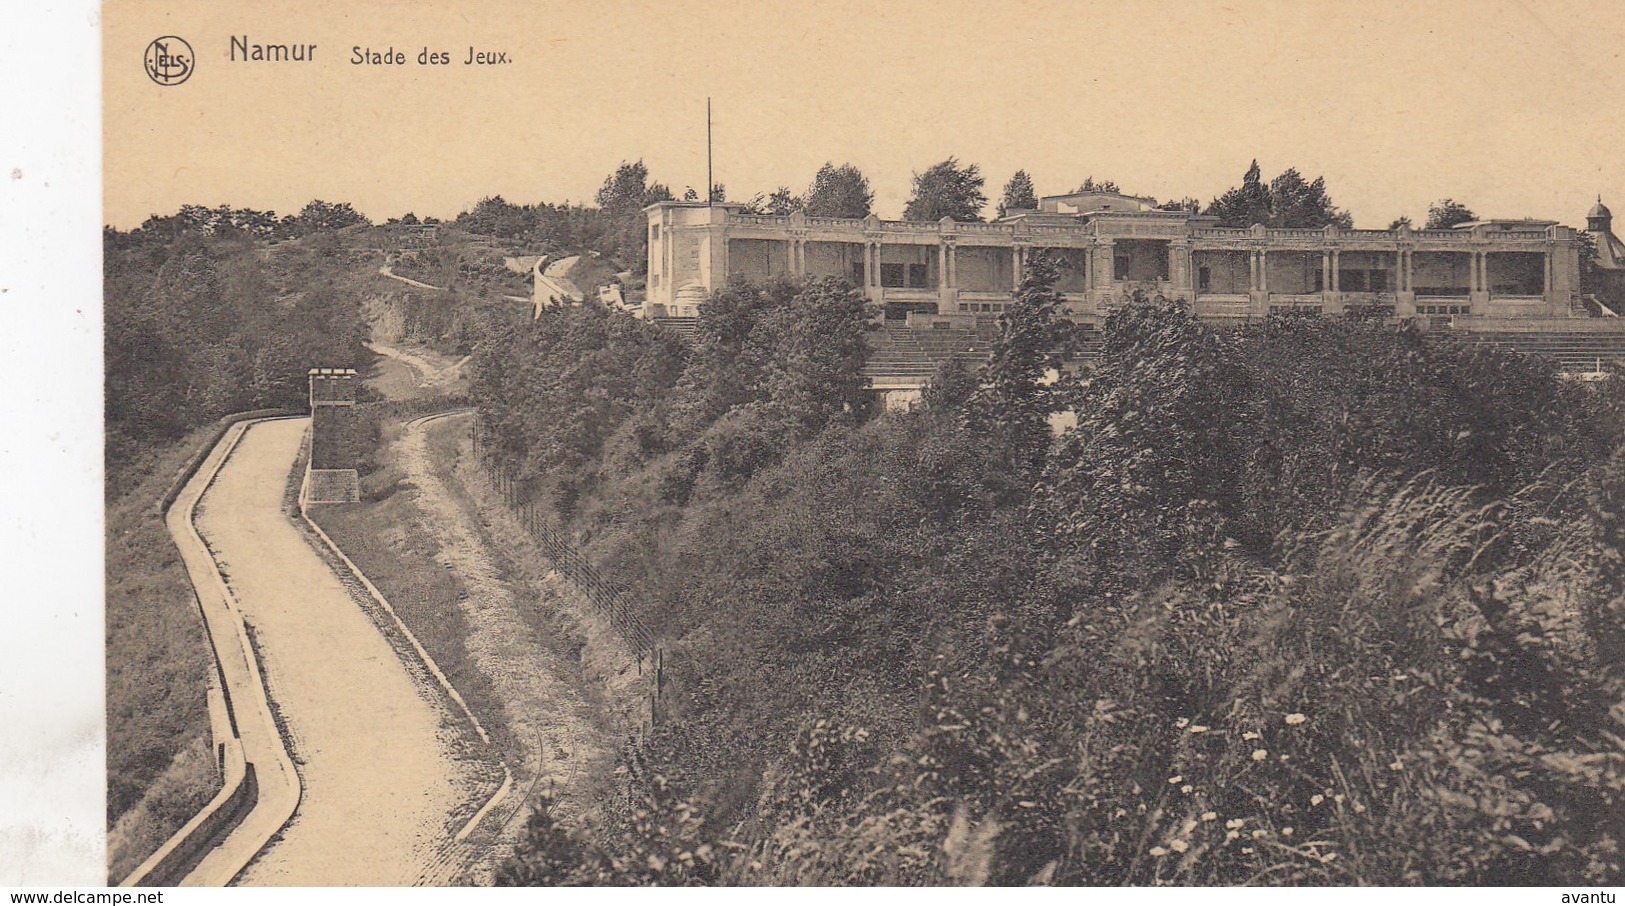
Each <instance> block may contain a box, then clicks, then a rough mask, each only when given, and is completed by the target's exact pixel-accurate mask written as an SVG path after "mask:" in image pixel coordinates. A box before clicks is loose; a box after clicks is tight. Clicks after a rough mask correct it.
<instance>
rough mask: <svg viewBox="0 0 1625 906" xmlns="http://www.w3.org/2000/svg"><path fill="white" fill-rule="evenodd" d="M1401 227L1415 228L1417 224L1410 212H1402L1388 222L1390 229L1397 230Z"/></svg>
mask: <svg viewBox="0 0 1625 906" xmlns="http://www.w3.org/2000/svg"><path fill="white" fill-rule="evenodd" d="M1400 227H1410V228H1412V229H1415V227H1416V224H1414V223H1412V222H1411V217H1410V215H1409V214H1401V215H1400V216H1398V217H1395V218H1394V219H1393V220H1392V221H1391V222H1390V223H1389V224H1388V229H1390V230H1397V229H1399V228H1400Z"/></svg>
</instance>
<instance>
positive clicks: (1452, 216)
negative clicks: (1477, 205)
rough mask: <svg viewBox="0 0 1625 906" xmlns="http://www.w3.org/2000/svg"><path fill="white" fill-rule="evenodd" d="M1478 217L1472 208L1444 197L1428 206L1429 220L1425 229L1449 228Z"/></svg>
mask: <svg viewBox="0 0 1625 906" xmlns="http://www.w3.org/2000/svg"><path fill="white" fill-rule="evenodd" d="M1477 219H1478V215H1477V214H1474V213H1473V211H1472V209H1471V208H1469V207H1467V206H1466V205H1464V204H1462V203H1461V202H1459V201H1457V200H1455V199H1454V198H1442V199H1440V200H1438V201H1435V202H1434V203H1433V204H1431V205H1429V206H1428V220H1427V225H1426V226H1424V227H1423V228H1422V229H1424V230H1448V229H1450V228H1451V227H1453V226H1455V225H1456V224H1458V223H1471V222H1473V221H1474V220H1477Z"/></svg>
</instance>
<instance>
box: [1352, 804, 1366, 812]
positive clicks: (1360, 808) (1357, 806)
mask: <svg viewBox="0 0 1625 906" xmlns="http://www.w3.org/2000/svg"><path fill="white" fill-rule="evenodd" d="M1354 813H1355V814H1356V815H1363V814H1365V806H1363V805H1361V804H1360V803H1358V802H1356V803H1354Z"/></svg>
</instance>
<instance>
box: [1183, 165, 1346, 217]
mask: <svg viewBox="0 0 1625 906" xmlns="http://www.w3.org/2000/svg"><path fill="white" fill-rule="evenodd" d="M1207 213H1209V214H1211V215H1213V216H1215V217H1218V218H1219V225H1220V226H1225V227H1231V228H1233V229H1245V228H1247V227H1250V226H1252V225H1253V224H1256V223H1261V224H1263V225H1265V226H1268V227H1276V228H1285V229H1309V230H1318V229H1321V228H1322V227H1325V226H1329V225H1333V224H1335V225H1337V226H1339V227H1342V228H1343V229H1350V228H1352V227H1353V226H1354V218H1353V217H1351V216H1349V213H1348V212H1347V211H1344V210H1342V209H1340V208H1338V207H1337V206H1336V205H1334V204H1332V199H1331V196H1329V195H1327V194H1326V179H1325V177H1318V176H1317V177H1316V178H1315V179H1314V181H1313V182H1311V181H1309V180H1306V179H1304V178H1303V174H1301V173H1299V172H1298V170H1297V168H1295V167H1288V168H1287V169H1286V171H1285V172H1283V173H1282V174H1281V175H1280V176H1277V177H1275V178H1274V179H1272V180H1270V182H1269V184H1268V185H1266V184H1265V183H1264V179H1263V174H1262V172H1261V171H1260V170H1259V168H1258V161H1256V160H1255V161H1253V163H1252V166H1250V167H1248V168H1247V173H1246V175H1245V176H1243V177H1242V179H1241V185H1240V186H1237V187H1236V188H1234V189H1231V190H1230V191H1228V192H1226V193H1224V194H1223V195H1221V196H1219V197H1218V198H1215V199H1214V200H1213V203H1212V204H1210V205H1208V209H1207Z"/></svg>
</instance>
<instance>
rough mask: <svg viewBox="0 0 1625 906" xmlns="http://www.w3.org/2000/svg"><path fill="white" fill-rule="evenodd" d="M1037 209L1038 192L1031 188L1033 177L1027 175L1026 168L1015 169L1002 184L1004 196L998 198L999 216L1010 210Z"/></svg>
mask: <svg viewBox="0 0 1625 906" xmlns="http://www.w3.org/2000/svg"><path fill="white" fill-rule="evenodd" d="M1037 209H1038V193H1037V192H1036V191H1034V189H1033V178H1032V177H1031V176H1028V175H1027V171H1026V170H1017V171H1016V172H1015V175H1014V176H1011V177H1010V181H1009V182H1007V183H1005V184H1004V196H1003V197H1002V198H1000V199H999V209H998V213H999V216H1000V217H1003V216H1004V215H1005V214H1007V213H1009V212H1010V211H1017V210H1020V211H1035V210H1037Z"/></svg>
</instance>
